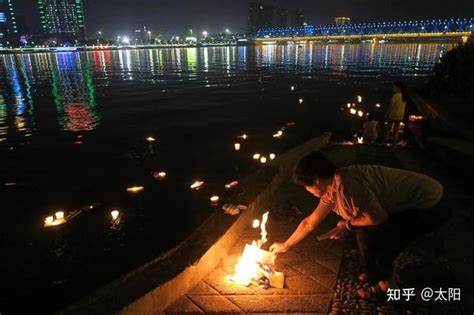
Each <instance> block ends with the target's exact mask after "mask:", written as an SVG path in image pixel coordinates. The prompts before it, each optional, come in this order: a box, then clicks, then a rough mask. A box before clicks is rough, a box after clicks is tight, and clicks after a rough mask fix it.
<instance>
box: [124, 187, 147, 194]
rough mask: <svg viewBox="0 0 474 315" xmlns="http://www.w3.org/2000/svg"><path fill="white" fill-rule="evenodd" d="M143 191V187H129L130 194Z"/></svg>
mask: <svg viewBox="0 0 474 315" xmlns="http://www.w3.org/2000/svg"><path fill="white" fill-rule="evenodd" d="M143 189H145V188H143V186H133V187H129V188H127V192H129V193H138V192H141V191H142V190H143Z"/></svg>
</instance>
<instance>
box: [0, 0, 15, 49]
mask: <svg viewBox="0 0 474 315" xmlns="http://www.w3.org/2000/svg"><path fill="white" fill-rule="evenodd" d="M14 39H18V26H17V22H16V17H15V11H14V10H13V4H12V0H0V41H1V42H2V43H3V42H5V43H6V42H7V41H10V40H14Z"/></svg>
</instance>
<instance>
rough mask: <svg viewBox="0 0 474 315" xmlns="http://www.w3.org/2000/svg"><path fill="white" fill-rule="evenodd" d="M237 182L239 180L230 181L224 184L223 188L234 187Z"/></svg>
mask: <svg viewBox="0 0 474 315" xmlns="http://www.w3.org/2000/svg"><path fill="white" fill-rule="evenodd" d="M238 184H239V182H238V181H236V180H234V181H233V182H230V183H228V184H226V185H225V188H226V189H231V188H234V187H235V186H237V185H238Z"/></svg>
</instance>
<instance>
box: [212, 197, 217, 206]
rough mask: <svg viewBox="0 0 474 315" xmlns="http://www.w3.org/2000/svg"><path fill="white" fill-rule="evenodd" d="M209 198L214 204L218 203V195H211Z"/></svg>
mask: <svg viewBox="0 0 474 315" xmlns="http://www.w3.org/2000/svg"><path fill="white" fill-rule="evenodd" d="M210 200H211V204H212V205H214V206H215V205H217V204H219V196H212V197H211V198H210Z"/></svg>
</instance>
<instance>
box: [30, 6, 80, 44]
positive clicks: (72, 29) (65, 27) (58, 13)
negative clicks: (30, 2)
mask: <svg viewBox="0 0 474 315" xmlns="http://www.w3.org/2000/svg"><path fill="white" fill-rule="evenodd" d="M38 8H39V14H40V21H41V29H42V31H43V34H44V35H46V36H48V37H58V38H60V39H62V40H75V39H78V40H82V39H84V37H85V25H84V6H83V4H82V0H38Z"/></svg>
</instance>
